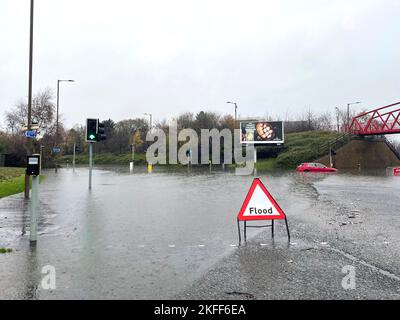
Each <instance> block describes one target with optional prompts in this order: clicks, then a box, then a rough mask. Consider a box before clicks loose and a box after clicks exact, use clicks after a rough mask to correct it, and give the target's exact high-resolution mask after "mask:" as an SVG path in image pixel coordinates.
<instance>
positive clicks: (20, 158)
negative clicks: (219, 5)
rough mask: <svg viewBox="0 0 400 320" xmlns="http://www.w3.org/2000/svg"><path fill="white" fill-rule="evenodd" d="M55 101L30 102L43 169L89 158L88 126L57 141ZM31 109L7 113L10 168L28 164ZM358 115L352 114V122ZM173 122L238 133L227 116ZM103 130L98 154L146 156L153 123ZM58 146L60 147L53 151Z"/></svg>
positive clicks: (329, 125)
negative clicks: (72, 157) (58, 160)
mask: <svg viewBox="0 0 400 320" xmlns="http://www.w3.org/2000/svg"><path fill="white" fill-rule="evenodd" d="M54 101H55V96H54V93H53V91H52V90H51V89H49V88H47V89H44V90H41V91H39V92H37V93H36V94H35V95H34V98H33V101H32V122H33V123H37V124H38V126H39V128H40V130H39V137H38V139H36V140H35V141H34V143H33V147H34V150H35V152H36V153H39V152H40V151H41V152H42V162H43V165H44V166H45V167H49V166H52V165H54V162H53V161H54V154H53V153H52V150H53V148H54V147H60V148H61V155H68V154H72V153H73V150H74V145H75V146H76V151H77V153H78V154H79V153H87V151H88V144H87V143H86V142H85V134H86V128H85V124H78V125H75V126H73V127H72V128H66V127H65V125H64V124H63V123H62V121H59V129H58V137H57V139H56V105H55V102H54ZM27 113H28V106H27V103H26V102H24V101H20V102H18V103H16V104H15V105H14V106H13V107H11V108H10V110H9V111H7V112H6V113H5V128H4V129H1V130H0V154H6V155H7V163H8V165H14V166H22V165H24V164H25V158H26V154H27V149H26V141H27V138H25V136H24V126H26V124H27V123H26V122H27ZM352 116H354V114H351V117H352ZM263 119H265V120H269V121H272V120H278V121H279V120H284V121H285V131H286V132H287V133H288V132H301V131H313V130H321V131H340V130H341V128H342V127H343V126H344V125H345V124H346V123H347V113H346V112H345V111H344V110H342V111H341V110H339V109H336V112H335V113H334V114H333V113H331V112H328V111H326V112H323V113H316V112H314V111H312V110H311V109H308V110H307V111H306V112H304V113H303V114H301V115H300V116H298V117H296V118H295V117H290V116H289V115H288V114H287V115H286V116H285V119H281V118H279V117H274V118H273V117H272V116H265V117H264V118H263ZM173 120H175V121H176V123H177V126H178V131H179V130H181V129H185V128H191V129H194V130H195V131H196V132H197V133H199V136H200V130H201V129H213V128H216V129H219V130H222V129H229V130H231V131H232V132H233V130H234V129H235V126H236V125H237V124H235V119H234V118H233V116H232V115H229V114H225V115H222V114H219V113H217V112H213V111H200V112H198V113H192V112H185V113H182V114H180V115H178V116H177V117H175V118H174V119H173ZM102 123H103V124H104V127H105V133H106V135H107V140H105V141H101V142H99V143H95V146H94V149H95V152H97V153H113V154H123V153H127V152H131V151H132V145H134V147H135V152H138V153H142V152H145V150H146V148H147V147H148V145H149V144H150V143H149V142H146V135H147V132H148V131H149V129H150V128H149V122H148V121H147V119H144V118H132V119H125V120H121V121H114V120H112V119H108V120H105V121H103V122H102ZM168 124H169V121H168V120H166V119H165V120H162V121H160V122H158V123H156V124H155V127H157V128H160V129H162V130H164V131H165V132H166V133H167V132H168V128H169V126H168ZM55 141H59V143H58V145H57V146H56V145H55Z"/></svg>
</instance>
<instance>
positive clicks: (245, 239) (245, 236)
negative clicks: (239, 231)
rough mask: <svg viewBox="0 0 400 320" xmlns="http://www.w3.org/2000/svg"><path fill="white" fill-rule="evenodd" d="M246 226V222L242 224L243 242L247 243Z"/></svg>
mask: <svg viewBox="0 0 400 320" xmlns="http://www.w3.org/2000/svg"><path fill="white" fill-rule="evenodd" d="M246 228H247V225H246V221H245V222H244V242H247V229H246Z"/></svg>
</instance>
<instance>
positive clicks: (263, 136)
mask: <svg viewBox="0 0 400 320" xmlns="http://www.w3.org/2000/svg"><path fill="white" fill-rule="evenodd" d="M240 131H241V135H240V143H249V144H282V143H284V132H283V122H282V121H242V122H240Z"/></svg>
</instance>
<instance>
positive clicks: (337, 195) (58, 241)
mask: <svg viewBox="0 0 400 320" xmlns="http://www.w3.org/2000/svg"><path fill="white" fill-rule="evenodd" d="M45 175H46V179H45V181H44V182H43V183H42V184H41V185H40V192H39V197H40V204H39V211H40V213H39V216H40V220H39V235H38V244H37V247H36V248H31V247H30V246H29V205H28V203H27V202H25V201H24V200H23V196H22V195H15V196H12V197H8V198H5V199H0V247H7V248H12V249H13V252H12V253H10V254H3V255H0V274H1V275H2V276H1V277H0V298H11V299H106V298H110V299H113V298H115V299H163V298H170V297H173V296H174V295H177V294H179V292H180V291H182V290H183V289H184V288H185V287H186V286H187V285H188V284H190V283H192V282H193V281H195V280H196V279H198V278H199V277H200V276H201V275H202V274H204V273H205V272H206V271H207V270H208V269H209V268H210V267H212V266H213V265H215V264H216V263H218V261H220V260H221V258H223V257H224V256H227V255H229V254H230V253H232V252H233V251H234V250H237V249H238V248H237V247H236V246H237V244H238V233H237V224H236V216H237V213H238V211H239V209H240V207H241V204H242V202H243V200H244V198H245V196H246V194H247V191H248V189H249V187H250V185H251V183H252V180H253V178H254V176H236V175H235V174H234V173H233V172H222V170H221V169H220V168H217V169H215V170H214V171H213V172H211V173H210V172H209V171H208V170H205V171H202V170H194V171H192V172H187V171H185V170H182V171H176V172H174V171H167V170H163V169H162V168H155V170H154V172H153V173H152V174H148V173H147V172H146V171H145V168H143V167H138V168H135V172H134V173H133V174H131V173H129V170H127V169H126V168H120V167H119V168H112V167H108V168H97V169H96V170H94V172H93V188H92V190H91V191H89V190H88V170H87V168H77V169H75V170H72V169H71V168H69V169H67V168H65V169H61V170H59V171H58V173H57V174H55V173H54V172H53V171H47V172H46V173H45ZM258 177H259V178H260V179H261V180H262V181H263V183H264V184H265V186H266V187H267V188H268V190H269V191H270V192H271V194H272V195H273V196H274V197H275V199H276V200H277V201H278V203H279V204H280V206H281V207H282V209H283V210H284V211H285V212H286V214H287V216H288V220H289V225H290V227H291V229H294V230H296V229H299V228H300V229H301V228H305V229H306V230H309V233H310V234H312V233H315V236H316V237H317V235H318V232H320V231H321V230H325V229H326V230H327V232H326V233H323V234H325V235H326V238H327V239H323V238H321V239H322V240H324V241H325V240H326V241H336V242H338V241H341V243H345V248H347V249H348V250H350V251H351V252H356V253H357V254H359V255H361V256H362V257H370V258H371V259H372V261H373V262H376V263H377V264H380V266H381V267H385V268H386V269H390V270H391V271H392V272H393V273H397V274H400V267H399V262H398V261H400V259H399V258H400V257H399V246H398V243H399V235H398V230H399V229H398V228H399V227H400V213H399V206H398V204H399V203H400V178H398V177H390V176H386V174H385V173H378V174H376V173H373V174H372V173H368V174H346V173H339V174H310V173H306V174H300V173H294V172H264V173H262V172H259V174H258ZM250 231H251V232H248V236H249V237H250V238H251V237H252V236H254V235H255V233H256V232H259V231H257V230H250ZM338 231H339V232H340V235H339V236H338V237H335V239H334V240H332V239H331V238H330V237H333V236H332V235H333V234H337V233H338ZM285 236H286V234H285V229H284V226H283V225H282V226H279V225H277V228H276V238H277V240H276V241H277V245H279V244H280V243H282V245H283V244H284V243H285V241H286V245H287V240H286V238H285ZM295 240H296V239H295ZM298 240H300V241H301V239H298ZM366 240H368V241H369V243H367V244H365V243H364V242H365V241H366ZM342 247H343V246H342ZM378 250H379V251H380V252H379V254H377V251H378ZM382 258H384V259H386V260H385V261H384V262H383V260H382ZM382 264H383V265H382ZM46 265H51V266H54V267H55V270H56V279H57V282H56V286H57V287H56V289H55V290H44V289H43V288H42V286H41V279H42V278H43V276H44V275H43V274H42V273H41V270H42V268H43V267H44V266H46Z"/></svg>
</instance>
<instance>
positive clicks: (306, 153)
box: [267, 131, 340, 169]
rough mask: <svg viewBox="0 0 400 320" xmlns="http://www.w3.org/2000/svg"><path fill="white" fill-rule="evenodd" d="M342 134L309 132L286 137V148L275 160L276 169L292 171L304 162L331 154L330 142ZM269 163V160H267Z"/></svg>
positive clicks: (291, 134)
mask: <svg viewBox="0 0 400 320" xmlns="http://www.w3.org/2000/svg"><path fill="white" fill-rule="evenodd" d="M339 135H340V134H338V133H337V132H332V131H307V132H299V133H290V134H287V135H286V136H285V147H284V149H283V151H282V152H281V153H280V154H279V155H278V157H277V158H276V159H275V167H278V168H282V169H286V168H287V169H292V168H294V167H296V166H298V165H299V164H300V163H302V162H310V161H314V160H315V159H318V158H319V157H321V156H324V155H326V154H327V153H328V152H329V147H328V142H330V141H333V140H334V139H336V138H337V137H339ZM267 161H268V160H267Z"/></svg>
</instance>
